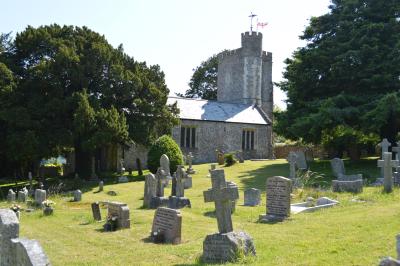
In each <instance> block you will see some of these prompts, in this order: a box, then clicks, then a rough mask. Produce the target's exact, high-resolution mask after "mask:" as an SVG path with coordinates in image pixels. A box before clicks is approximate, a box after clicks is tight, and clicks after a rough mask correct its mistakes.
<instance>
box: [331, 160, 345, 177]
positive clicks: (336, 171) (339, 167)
mask: <svg viewBox="0 0 400 266" xmlns="http://www.w3.org/2000/svg"><path fill="white" fill-rule="evenodd" d="M331 167H332V172H333V175H334V176H335V177H336V178H338V177H339V176H340V175H344V174H345V168H344V163H343V160H342V159H340V158H333V159H332V160H331Z"/></svg>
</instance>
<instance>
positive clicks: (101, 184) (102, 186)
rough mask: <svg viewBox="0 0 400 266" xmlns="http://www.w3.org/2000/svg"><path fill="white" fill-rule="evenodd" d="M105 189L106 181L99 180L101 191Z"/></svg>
mask: <svg viewBox="0 0 400 266" xmlns="http://www.w3.org/2000/svg"><path fill="white" fill-rule="evenodd" d="M103 190H104V181H100V182H99V191H103Z"/></svg>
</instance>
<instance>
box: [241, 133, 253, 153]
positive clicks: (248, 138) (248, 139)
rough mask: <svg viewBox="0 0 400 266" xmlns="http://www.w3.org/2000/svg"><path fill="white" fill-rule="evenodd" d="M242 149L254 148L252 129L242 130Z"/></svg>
mask: <svg viewBox="0 0 400 266" xmlns="http://www.w3.org/2000/svg"><path fill="white" fill-rule="evenodd" d="M242 150H254V130H253V129H244V130H243V132H242Z"/></svg>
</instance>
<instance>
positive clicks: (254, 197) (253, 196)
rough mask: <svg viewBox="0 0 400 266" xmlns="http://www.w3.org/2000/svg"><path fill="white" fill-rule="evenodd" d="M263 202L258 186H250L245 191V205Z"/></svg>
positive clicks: (255, 204)
mask: <svg viewBox="0 0 400 266" xmlns="http://www.w3.org/2000/svg"><path fill="white" fill-rule="evenodd" d="M260 202H261V191H260V190H259V189H256V188H249V189H246V190H245V191H244V205H245V206H257V205H260Z"/></svg>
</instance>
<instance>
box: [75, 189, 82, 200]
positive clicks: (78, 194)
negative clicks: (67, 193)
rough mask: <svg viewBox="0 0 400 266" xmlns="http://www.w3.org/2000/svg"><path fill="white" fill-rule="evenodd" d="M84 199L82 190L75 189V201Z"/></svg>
mask: <svg viewBox="0 0 400 266" xmlns="http://www.w3.org/2000/svg"><path fill="white" fill-rule="evenodd" d="M81 200H82V191H80V190H79V189H77V190H75V191H74V201H81Z"/></svg>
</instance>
